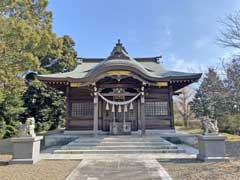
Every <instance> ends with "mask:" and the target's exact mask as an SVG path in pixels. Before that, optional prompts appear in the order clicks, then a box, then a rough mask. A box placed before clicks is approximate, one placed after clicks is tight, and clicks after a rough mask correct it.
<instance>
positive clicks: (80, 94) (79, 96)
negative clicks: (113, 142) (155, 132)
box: [66, 87, 174, 130]
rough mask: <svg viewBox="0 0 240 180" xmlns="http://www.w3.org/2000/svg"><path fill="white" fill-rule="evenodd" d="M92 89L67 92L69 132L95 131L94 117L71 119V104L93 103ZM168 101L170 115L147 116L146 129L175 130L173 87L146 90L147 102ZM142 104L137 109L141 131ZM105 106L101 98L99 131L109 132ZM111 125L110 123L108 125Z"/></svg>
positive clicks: (138, 104) (67, 124)
mask: <svg viewBox="0 0 240 180" xmlns="http://www.w3.org/2000/svg"><path fill="white" fill-rule="evenodd" d="M92 93H93V92H92V90H91V89H87V88H70V87H68V90H67V109H68V110H67V121H66V129H68V130H93V116H92V117H91V118H89V117H88V118H84V117H71V112H70V109H71V104H72V103H74V102H91V103H93V94H92ZM154 101H157V102H159V101H167V102H168V110H169V112H168V115H167V116H145V121H146V129H170V128H174V125H173V124H174V122H173V109H172V108H173V106H172V90H171V87H162V88H158V87H148V88H146V90H145V102H154ZM139 106H140V102H139V100H137V101H136V106H135V108H136V109H137V120H136V123H137V124H136V125H135V126H136V127H137V128H138V129H141V120H140V108H139ZM104 108H105V107H104V104H103V102H102V100H101V99H100V98H99V121H98V122H99V124H98V129H99V130H108V128H107V127H106V122H105V121H104V119H103V117H104V115H103V109H104ZM108 124H109V123H108Z"/></svg>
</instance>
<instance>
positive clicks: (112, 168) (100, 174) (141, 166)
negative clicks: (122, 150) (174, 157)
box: [67, 159, 171, 180]
mask: <svg viewBox="0 0 240 180" xmlns="http://www.w3.org/2000/svg"><path fill="white" fill-rule="evenodd" d="M95 179H96V180H126V179H127V180H155V179H158V180H160V179H168V180H170V179H171V178H170V177H169V175H168V174H167V173H166V172H165V170H164V169H163V168H162V167H161V165H160V164H159V163H158V162H157V161H156V160H140V159H135V160H133V159H128V160H121V159H115V160H83V161H82V162H81V163H80V164H79V166H78V167H77V168H76V169H75V170H74V171H73V172H72V173H71V174H70V175H69V177H68V178H67V180H95Z"/></svg>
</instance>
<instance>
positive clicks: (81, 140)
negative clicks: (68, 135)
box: [74, 139, 166, 143]
mask: <svg viewBox="0 0 240 180" xmlns="http://www.w3.org/2000/svg"><path fill="white" fill-rule="evenodd" d="M74 142H94V143H100V142H105V143H111V142H113V143H114V142H166V140H163V139H101V140H99V139H89V140H88V139H76V140H75V141H74Z"/></svg>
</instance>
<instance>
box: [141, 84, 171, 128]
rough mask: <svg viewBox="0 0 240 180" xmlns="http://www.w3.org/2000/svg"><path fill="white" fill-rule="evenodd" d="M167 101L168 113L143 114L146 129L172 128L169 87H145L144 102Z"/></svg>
mask: <svg viewBox="0 0 240 180" xmlns="http://www.w3.org/2000/svg"><path fill="white" fill-rule="evenodd" d="M159 101H167V102H168V115H166V116H147V115H145V121H146V129H170V128H173V125H172V124H173V110H172V97H171V87H162V88H158V87H149V88H147V89H146V93H145V102H159Z"/></svg>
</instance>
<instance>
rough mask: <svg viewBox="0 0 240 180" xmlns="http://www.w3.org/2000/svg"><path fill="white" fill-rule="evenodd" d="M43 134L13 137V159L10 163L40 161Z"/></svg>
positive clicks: (33, 162)
mask: <svg viewBox="0 0 240 180" xmlns="http://www.w3.org/2000/svg"><path fill="white" fill-rule="evenodd" d="M41 139H43V137H42V136H36V137H17V138H12V139H11V142H12V144H13V159H12V161H11V162H10V164H35V163H36V162H37V161H39V159H40V158H39V157H40V156H39V154H40V141H41Z"/></svg>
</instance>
